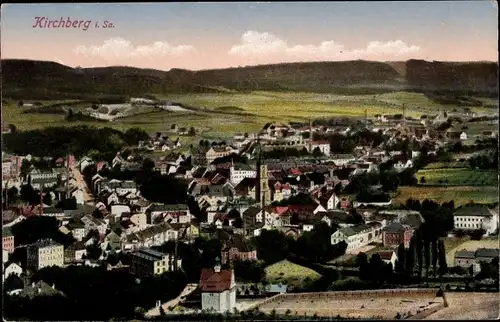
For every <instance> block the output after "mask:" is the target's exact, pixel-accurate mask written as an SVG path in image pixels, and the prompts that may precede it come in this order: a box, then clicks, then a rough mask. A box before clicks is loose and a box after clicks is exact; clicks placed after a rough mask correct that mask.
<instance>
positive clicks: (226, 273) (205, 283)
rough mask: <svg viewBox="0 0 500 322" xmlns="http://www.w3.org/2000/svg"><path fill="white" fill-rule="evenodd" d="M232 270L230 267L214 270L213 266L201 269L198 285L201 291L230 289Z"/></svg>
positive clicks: (213, 291) (218, 291) (216, 291)
mask: <svg viewBox="0 0 500 322" xmlns="http://www.w3.org/2000/svg"><path fill="white" fill-rule="evenodd" d="M232 277H233V272H232V270H230V269H223V270H220V272H218V273H217V272H215V271H214V269H213V268H204V269H202V270H201V276H200V287H201V291H202V292H212V293H221V292H224V291H226V290H230V289H231V286H232V285H231V282H232Z"/></svg>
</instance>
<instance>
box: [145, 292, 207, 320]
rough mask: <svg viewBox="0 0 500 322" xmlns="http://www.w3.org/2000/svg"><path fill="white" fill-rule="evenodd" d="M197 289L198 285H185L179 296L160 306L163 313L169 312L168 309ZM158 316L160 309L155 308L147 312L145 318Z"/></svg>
mask: <svg viewBox="0 0 500 322" xmlns="http://www.w3.org/2000/svg"><path fill="white" fill-rule="evenodd" d="M197 288H198V284H188V285H186V287H185V288H184V289H183V290H182V292H181V294H179V296H177V297H176V298H175V299H173V300H170V301H168V302H166V303H163V304H162V305H161V306H162V307H163V310H164V311H165V312H168V311H169V309H168V308H169V307H175V306H176V305H178V304H179V302H181V301H182V300H183V299H184V297H186V296H188V295H189V294H191V293H192V292H194V290H196V289H197ZM159 315H160V309H159V308H158V307H155V308H152V309H151V310H149V311H148V312H147V313H146V314H145V316H146V317H148V318H149V317H154V316H159Z"/></svg>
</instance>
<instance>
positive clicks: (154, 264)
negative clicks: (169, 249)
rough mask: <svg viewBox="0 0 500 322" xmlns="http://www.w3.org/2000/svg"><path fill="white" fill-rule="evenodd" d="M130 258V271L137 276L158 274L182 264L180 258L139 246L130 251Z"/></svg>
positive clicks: (172, 269) (177, 267)
mask: <svg viewBox="0 0 500 322" xmlns="http://www.w3.org/2000/svg"><path fill="white" fill-rule="evenodd" d="M130 256H131V258H132V261H131V264H130V268H129V270H130V273H131V274H133V275H135V276H138V277H147V276H154V275H160V274H163V273H165V272H171V271H174V270H177V269H179V268H180V267H181V265H182V260H181V259H177V260H176V259H175V257H174V256H173V255H170V254H164V253H162V252H158V251H155V250H153V249H149V248H140V249H138V250H137V251H135V252H132V253H130Z"/></svg>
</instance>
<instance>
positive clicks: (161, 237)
mask: <svg viewBox="0 0 500 322" xmlns="http://www.w3.org/2000/svg"><path fill="white" fill-rule="evenodd" d="M178 237H179V232H178V231H176V230H175V229H173V228H172V226H171V225H169V224H168V223H166V222H163V223H161V224H159V225H153V226H150V227H148V228H146V229H143V230H140V231H138V232H135V233H131V234H128V235H126V238H125V240H124V241H123V242H122V248H123V249H124V250H133V249H136V248H141V247H152V246H161V245H162V244H164V243H165V242H167V241H169V240H177V239H178Z"/></svg>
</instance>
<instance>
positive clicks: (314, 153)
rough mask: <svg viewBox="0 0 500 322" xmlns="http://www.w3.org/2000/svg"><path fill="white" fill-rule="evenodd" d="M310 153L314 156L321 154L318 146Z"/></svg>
mask: <svg viewBox="0 0 500 322" xmlns="http://www.w3.org/2000/svg"><path fill="white" fill-rule="evenodd" d="M312 155H313V156H315V157H320V156H322V155H323V152H321V150H320V148H319V147H315V148H314V150H313V151H312Z"/></svg>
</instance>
